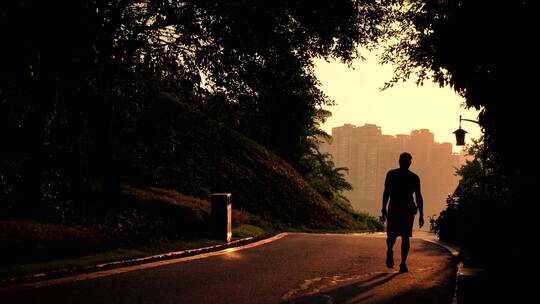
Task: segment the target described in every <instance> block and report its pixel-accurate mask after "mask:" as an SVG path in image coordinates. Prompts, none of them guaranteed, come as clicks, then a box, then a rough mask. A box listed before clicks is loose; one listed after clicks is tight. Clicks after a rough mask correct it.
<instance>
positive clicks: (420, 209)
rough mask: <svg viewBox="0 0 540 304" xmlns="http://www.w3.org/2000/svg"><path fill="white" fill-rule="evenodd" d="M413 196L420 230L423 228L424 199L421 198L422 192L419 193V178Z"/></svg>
mask: <svg viewBox="0 0 540 304" xmlns="http://www.w3.org/2000/svg"><path fill="white" fill-rule="evenodd" d="M414 196H415V198H416V206H418V212H419V213H420V217H419V219H418V225H419V226H420V228H422V226H424V198H422V192H421V191H420V178H418V183H417V186H416V189H415V191H414Z"/></svg>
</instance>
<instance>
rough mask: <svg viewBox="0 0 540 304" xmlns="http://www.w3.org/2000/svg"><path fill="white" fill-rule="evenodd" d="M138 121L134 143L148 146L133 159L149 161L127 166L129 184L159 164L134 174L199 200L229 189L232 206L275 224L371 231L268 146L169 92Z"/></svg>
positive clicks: (280, 225) (364, 220)
mask: <svg viewBox="0 0 540 304" xmlns="http://www.w3.org/2000/svg"><path fill="white" fill-rule="evenodd" d="M143 126H144V131H143V133H140V134H139V136H137V137H138V138H140V139H141V142H140V145H141V146H145V147H152V148H150V149H147V150H146V152H145V154H144V155H139V156H137V157H139V159H140V158H144V159H151V160H152V161H148V162H147V163H144V165H143V168H142V169H141V168H140V167H133V166H130V164H129V163H128V164H126V167H127V168H129V169H127V170H126V171H131V173H129V174H127V175H126V176H125V178H126V182H127V183H130V178H129V177H130V176H131V177H133V176H136V174H140V172H149V170H152V169H153V170H154V171H153V172H155V170H156V168H159V170H160V171H159V174H154V175H151V174H148V175H147V176H144V177H142V178H141V177H140V176H138V177H137V178H136V179H133V180H148V181H149V183H153V184H156V185H159V186H160V187H165V188H169V189H174V190H177V191H179V192H182V193H185V194H188V195H192V196H196V197H202V198H205V197H207V196H208V195H209V194H210V193H213V192H231V193H232V194H233V205H234V206H235V208H237V209H240V210H245V211H248V212H250V213H251V214H254V215H258V216H259V217H260V218H261V219H262V220H263V221H264V222H267V223H271V224H272V225H273V226H274V227H277V228H282V229H286V228H289V227H294V228H302V227H305V228H311V229H317V228H325V229H329V228H330V229H331V228H335V229H343V228H347V229H348V228H353V229H376V227H375V226H374V223H373V221H370V222H369V223H367V222H366V221H367V218H364V219H363V221H362V220H361V221H359V220H358V217H357V215H353V214H352V213H351V211H350V209H349V208H347V206H344V205H343V204H333V203H331V202H328V201H326V200H325V199H324V198H323V197H321V196H320V195H319V194H318V193H317V192H316V191H315V190H314V189H313V188H312V187H311V186H310V185H309V184H308V183H307V182H306V181H305V180H304V179H303V178H302V176H300V175H299V174H298V173H297V172H296V171H295V170H294V169H293V168H292V167H291V166H290V165H289V164H287V163H286V162H285V161H283V160H282V159H281V158H279V157H278V156H276V155H275V154H274V153H272V152H271V151H269V150H267V149H265V148H264V147H262V146H261V145H259V144H257V143H256V142H254V141H252V140H250V139H248V138H246V137H245V136H243V135H242V134H240V133H238V132H236V131H234V130H232V129H230V128H228V127H227V126H225V125H223V124H220V123H218V122H216V121H212V120H209V119H208V118H207V117H206V116H205V115H203V114H202V113H200V112H198V111H196V110H194V109H191V108H190V107H188V106H186V105H184V104H182V103H180V102H177V101H175V99H174V98H161V99H160V100H159V101H157V102H156V103H155V105H154V108H153V109H152V111H151V112H150V113H149V115H148V117H146V118H145V120H144V123H143ZM132 163H134V162H131V164H132Z"/></svg>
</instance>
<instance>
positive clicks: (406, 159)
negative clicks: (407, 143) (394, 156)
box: [399, 152, 412, 169]
mask: <svg viewBox="0 0 540 304" xmlns="http://www.w3.org/2000/svg"><path fill="white" fill-rule="evenodd" d="M411 163H412V155H411V154H409V153H407V152H404V153H401V155H399V167H400V168H401V169H409V167H410V166H411Z"/></svg>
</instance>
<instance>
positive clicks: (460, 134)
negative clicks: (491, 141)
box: [454, 115, 487, 197]
mask: <svg viewBox="0 0 540 304" xmlns="http://www.w3.org/2000/svg"><path fill="white" fill-rule="evenodd" d="M462 120H464V121H469V122H474V123H475V124H477V125H479V126H480V122H478V121H477V120H472V119H465V118H461V115H459V129H457V130H455V131H454V134H455V135H456V146H463V145H465V134H467V131H465V130H463V129H462V128H461V121H462ZM480 127H481V126H480ZM482 133H483V132H482ZM486 160H487V149H486V137H485V135H484V144H483V147H482V185H481V186H482V197H485V193H486V185H485V184H486V181H485V180H486Z"/></svg>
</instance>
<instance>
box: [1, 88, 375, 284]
mask: <svg viewBox="0 0 540 304" xmlns="http://www.w3.org/2000/svg"><path fill="white" fill-rule="evenodd" d="M122 138H123V140H124V143H123V145H122V146H121V147H119V148H118V154H117V155H118V165H119V168H120V170H119V171H120V172H122V174H121V176H120V178H121V182H122V185H121V187H120V194H119V195H117V196H114V197H112V198H111V197H108V196H107V195H108V194H106V193H105V192H103V191H102V189H103V186H102V185H100V184H99V183H98V182H96V181H93V180H90V184H91V187H90V188H91V189H92V190H91V191H90V192H89V193H88V194H87V195H86V194H85V201H84V202H82V203H79V204H68V203H64V204H63V205H59V206H56V207H54V206H53V207H52V209H58V210H59V211H58V213H59V214H61V215H62V217H61V220H47V219H32V220H28V219H21V218H13V219H11V218H7V219H5V218H4V219H0V228H1V229H0V241H1V242H2V244H4V245H5V247H4V248H5V250H2V252H0V261H1V262H0V266H2V265H4V266H3V267H8V268H10V269H11V268H13V267H12V266H13V265H14V264H25V263H29V262H32V263H35V262H44V261H50V260H53V259H58V258H64V259H65V258H77V257H81V256H85V255H88V254H97V253H103V252H111V251H112V252H114V253H113V254H112V255H113V256H117V254H118V249H121V248H136V251H135V252H137V254H141V252H156V251H160V249H140V248H141V246H143V247H144V246H161V247H160V248H165V249H163V250H170V249H171V248H172V247H171V246H169V245H167V244H172V243H177V242H179V241H184V242H185V241H190V240H203V239H208V238H209V237H210V235H209V227H210V224H209V218H210V203H209V200H208V198H209V195H210V194H211V193H215V192H231V193H232V197H233V227H234V228H235V235H236V236H237V237H243V236H248V235H258V234H261V233H263V232H264V231H267V232H268V231H276V230H278V231H279V230H294V231H373V230H380V229H382V227H381V225H380V224H379V223H378V221H376V220H375V219H374V218H373V217H370V216H367V215H363V214H358V213H355V212H353V211H352V210H351V208H350V205H348V203H347V202H344V201H339V200H337V201H335V202H329V201H327V200H326V199H324V198H323V197H322V196H321V195H319V193H317V192H316V191H315V190H314V189H313V188H312V187H311V186H310V185H309V184H308V183H307V182H306V181H305V180H304V179H303V178H302V176H300V175H299V174H298V173H297V172H296V171H295V170H294V169H293V168H292V167H291V166H290V165H289V164H287V163H286V162H285V161H283V160H282V159H281V158H279V157H278V156H276V155H275V154H274V153H272V152H271V151H269V150H267V149H265V148H264V147H262V146H261V145H259V144H257V143H256V142H254V141H252V140H250V139H248V138H246V137H245V136H243V135H242V134H240V133H238V132H236V131H234V130H232V129H230V128H228V127H227V126H225V125H223V124H220V123H218V122H216V121H213V120H210V119H208V118H207V117H206V116H205V115H204V114H202V113H200V112H198V111H197V110H195V109H193V108H191V107H190V106H187V105H185V104H183V103H180V102H178V101H176V100H175V99H174V98H161V99H159V100H157V101H156V102H155V103H154V105H153V107H152V109H150V110H149V111H145V112H144V115H143V116H141V117H140V118H139V119H138V120H137V121H136V123H134V124H133V125H131V126H130V127H129V128H126V129H124V134H122ZM190 242H192V241H190ZM203 243H204V244H205V243H207V242H206V241H203ZM182 244H185V243H182ZM163 246H165V247H163ZM173 247H174V246H173ZM184 247H185V245H182V246H180V247H175V248H174V249H182V248H184ZM144 248H146V247H144ZM122 250H123V249H122ZM122 250H121V252H123V251H122ZM129 252H133V251H129ZM131 255H132V253H129V254H127V256H131ZM100 259H101V258H100ZM108 259H111V256H110V255H105V256H104V257H103V258H102V259H101V260H108ZM88 260H90V261H94V260H95V259H94V257H90V258H88ZM60 265H63V264H62V263H60ZM40 267H41V266H40ZM14 269H15V270H13V271H15V272H18V271H20V269H23V272H24V269H28V268H25V267H22V268H21V267H19V266H17V267H15V268H14ZM32 269H33V268H32ZM10 271H12V270H9V271H8V272H9V273H11V272H10Z"/></svg>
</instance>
